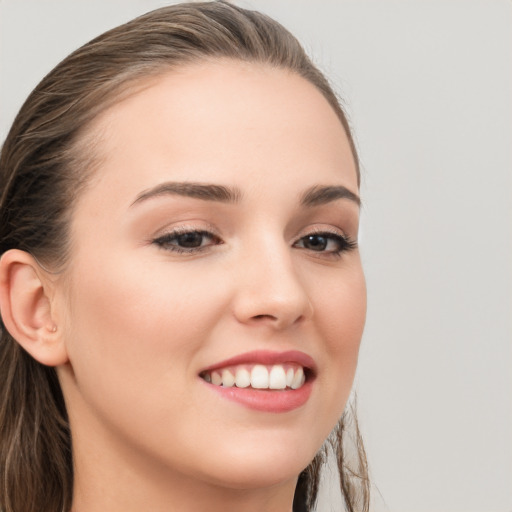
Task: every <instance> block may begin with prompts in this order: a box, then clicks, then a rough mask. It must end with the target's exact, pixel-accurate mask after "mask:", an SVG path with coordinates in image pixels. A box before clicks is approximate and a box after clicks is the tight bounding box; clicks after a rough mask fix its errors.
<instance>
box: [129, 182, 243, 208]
mask: <svg viewBox="0 0 512 512" xmlns="http://www.w3.org/2000/svg"><path fill="white" fill-rule="evenodd" d="M165 195H177V196H184V197H192V198H194V199H202V200H204V201H219V202H221V203H236V202H238V201H239V200H240V198H241V197H242V193H241V191H240V190H239V189H238V188H236V187H233V188H229V187H225V186H223V185H213V184H210V183H195V182H177V181H169V182H166V183H161V184H160V185H157V186H156V187H153V188H150V189H148V190H144V191H143V192H141V193H140V194H139V195H138V196H137V198H136V199H135V201H133V203H132V204H131V206H134V205H135V204H137V203H141V202H142V201H146V200H148V199H152V198H155V197H160V196H165Z"/></svg>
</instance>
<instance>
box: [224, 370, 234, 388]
mask: <svg viewBox="0 0 512 512" xmlns="http://www.w3.org/2000/svg"><path fill="white" fill-rule="evenodd" d="M222 385H223V386H224V387H225V388H232V387H233V386H234V385H235V377H234V375H233V374H232V373H231V372H230V371H229V370H222Z"/></svg>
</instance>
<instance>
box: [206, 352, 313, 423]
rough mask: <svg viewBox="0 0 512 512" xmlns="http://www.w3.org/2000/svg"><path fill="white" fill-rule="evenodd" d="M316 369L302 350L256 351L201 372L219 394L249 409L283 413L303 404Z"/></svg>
mask: <svg viewBox="0 0 512 512" xmlns="http://www.w3.org/2000/svg"><path fill="white" fill-rule="evenodd" d="M316 374H317V369H316V365H315V362H314V361H313V359H312V358H311V357H310V356H308V355H307V354H304V353H303V352H299V351H295V350H292V351H287V352H272V351H253V352H248V353H246V354H241V355H239V356H235V357H232V358H230V359H227V360H225V361H222V362H219V363H217V364H215V365H213V366H210V367H209V368H205V369H203V370H202V371H201V372H199V377H200V379H201V380H202V382H204V383H205V384H206V385H207V386H208V388H209V389H211V390H212V391H214V392H216V394H217V396H220V397H222V398H224V399H227V400H228V401H230V402H236V403H238V404H240V405H242V406H244V407H247V408H249V409H254V410H257V411H263V412H270V413H284V412H288V411H292V410H294V409H297V408H299V407H301V406H302V405H304V404H305V403H306V402H307V401H308V399H309V397H310V395H311V391H312V388H313V384H314V381H315V378H316Z"/></svg>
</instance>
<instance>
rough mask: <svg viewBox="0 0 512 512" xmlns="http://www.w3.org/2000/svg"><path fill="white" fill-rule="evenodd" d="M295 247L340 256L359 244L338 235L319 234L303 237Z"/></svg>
mask: <svg viewBox="0 0 512 512" xmlns="http://www.w3.org/2000/svg"><path fill="white" fill-rule="evenodd" d="M294 247H298V248H299V249H307V250H308V251H314V252H320V253H327V254H329V255H340V254H341V253H342V252H346V251H350V250H352V249H355V248H356V247H357V242H355V241H354V240H351V239H350V238H348V237H347V236H344V235H340V234H338V233H329V232H319V233H310V234H309V235H306V236H303V237H302V238H300V239H299V240H297V242H295V244H294Z"/></svg>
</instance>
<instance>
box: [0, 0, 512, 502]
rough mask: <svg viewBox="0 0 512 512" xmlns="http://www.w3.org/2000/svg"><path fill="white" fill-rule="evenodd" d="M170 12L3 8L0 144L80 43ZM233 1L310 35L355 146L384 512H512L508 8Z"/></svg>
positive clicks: (45, 0) (369, 0) (112, 7)
mask: <svg viewBox="0 0 512 512" xmlns="http://www.w3.org/2000/svg"><path fill="white" fill-rule="evenodd" d="M167 3H169V2H165V1H161V0H115V1H114V0H0V45H1V46H0V138H1V139H2V140H3V139H4V138H5V135H6V133H7V130H8V128H9V125H10V123H11V122H12V120H13V118H14V116H15V114H16V112H17V110H18V109H19V107H20V106H21V103H22V102H23V100H24V99H25V97H26V96H27V95H28V93H29V92H30V90H31V89H32V88H33V87H34V86H35V85H36V84H37V82H38V81H39V80H40V79H41V78H42V77H43V75H44V74H45V73H46V72H48V71H49V70H50V69H51V68H52V67H53V66H54V65H55V64H57V62H58V61H60V60H61V59H62V58H64V57H65V56H66V55H67V54H68V53H69V52H70V51H72V50H74V49H75V48H76V47H78V46H79V45H81V44H83V43H85V42H86V41H88V40H89V39H91V38H92V37H93V36H96V35H98V34H99V33H101V32H103V31H104V30H106V29H108V28H111V27H113V26H115V25H118V24H120V23H121V22H124V21H127V20H128V19H130V18H132V17H134V16H136V15H139V14H142V13H143V12H146V11H148V10H151V9H153V8H155V7H159V6H162V5H165V4H167ZM239 3H240V4H241V5H243V6H248V7H254V8H256V9H259V10H262V11H264V12H266V13H268V14H270V15H272V16H274V17H275V18H277V19H278V20H279V21H281V22H282V23H283V24H284V25H285V26H287V27H288V28H289V29H291V31H292V32H293V33H295V34H296V35H297V36H298V37H299V39H300V40H301V41H302V42H303V43H304V45H305V46H306V48H307V49H308V50H309V52H310V54H311V55H312V56H313V57H314V59H315V60H316V62H317V63H318V64H319V65H320V67H321V68H322V69H323V70H324V71H325V72H326V73H327V75H328V76H329V77H330V78H331V80H332V82H333V83H334V85H335V88H336V90H337V91H338V92H339V94H340V95H341V96H342V98H343V99H344V101H345V104H346V108H347V111H348V113H349V118H350V122H351V124H352V126H353V129H354V132H355V137H356V140H357V144H358V148H359V151H360V154H361V160H362V166H363V183H362V197H363V219H362V234H361V245H362V254H363V259H364V265H365V268H366V274H367V281H368V297H369V307H368V322H367V328H366V331H365V334H364V338H363V345H362V349H361V355H360V366H359V370H358V375H357V378H356V389H357V394H358V403H359V415H360V421H361V426H362V430H363V433H364V437H365V441H366V446H367V450H368V457H369V461H370V467H371V474H372V477H373V481H374V485H375V486H376V488H377V489H378V490H379V491H380V493H381V495H382V499H381V500H380V504H378V503H376V504H375V505H374V508H375V510H377V509H378V510H381V509H383V510H389V511H391V512H511V511H512V371H511V368H512V320H511V318H512V236H511V235H512V207H511V203H512V152H511V146H512V37H511V34H512V3H511V2H510V1H507V0H501V1H500V0H402V1H398V0H338V1H313V0H273V1H271V0H247V1H242V2H239ZM330 499H334V498H331V497H329V495H328V494H325V493H324V496H323V499H322V501H321V502H320V505H319V510H320V512H324V511H330V510H331V508H332V509H334V506H335V505H331V504H329V500H330ZM336 506H337V505H336Z"/></svg>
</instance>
